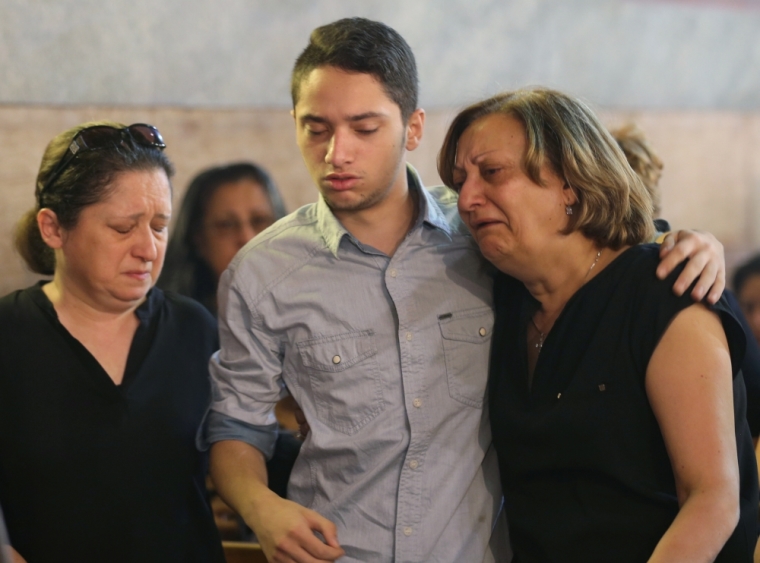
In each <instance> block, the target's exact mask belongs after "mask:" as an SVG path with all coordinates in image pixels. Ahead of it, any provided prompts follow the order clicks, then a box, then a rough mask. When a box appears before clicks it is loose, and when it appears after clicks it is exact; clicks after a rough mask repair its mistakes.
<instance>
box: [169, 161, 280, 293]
mask: <svg viewBox="0 0 760 563" xmlns="http://www.w3.org/2000/svg"><path fill="white" fill-rule="evenodd" d="M285 214H286V211H285V205H284V204H283V202H282V197H281V196H280V192H279V191H278V190H277V187H276V186H275V184H274V182H273V181H272V178H271V177H270V176H269V174H268V173H267V172H266V171H265V170H264V169H263V168H261V167H260V166H258V165H256V164H253V163H250V162H238V163H233V164H228V165H224V166H216V167H213V168H209V169H207V170H204V171H203V172H201V173H200V174H198V175H197V176H196V177H195V178H193V180H192V181H191V182H190V185H189V186H188V188H187V191H186V192H185V195H184V198H183V200H182V206H181V208H180V212H179V216H178V218H177V222H176V226H175V228H174V232H173V234H172V237H171V241H170V243H169V250H168V255H167V264H166V271H165V274H164V277H162V279H161V285H162V286H163V287H167V288H170V289H174V290H176V291H179V292H180V293H183V294H186V295H189V296H191V297H194V298H196V299H199V300H201V301H204V302H205V301H206V298H207V297H208V295H206V294H215V292H216V284H217V282H218V280H219V276H221V274H222V272H223V271H224V270H225V269H226V268H227V266H228V265H229V263H230V262H231V261H232V258H233V257H234V256H235V254H236V253H237V251H238V250H240V249H241V248H242V247H243V246H244V245H245V243H247V242H248V241H249V240H251V239H252V238H253V237H254V236H256V235H257V234H258V233H260V232H261V231H263V230H264V229H266V228H267V227H269V226H270V225H271V224H272V223H274V222H275V221H276V220H277V219H280V218H282V217H284V216H285ZM201 288H203V290H201ZM207 304H208V303H207Z"/></svg>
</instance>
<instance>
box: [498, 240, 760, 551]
mask: <svg viewBox="0 0 760 563" xmlns="http://www.w3.org/2000/svg"><path fill="white" fill-rule="evenodd" d="M658 252H659V246H657V245H640V246H635V247H632V248H630V249H628V250H627V251H625V252H624V253H622V254H621V255H620V256H618V257H617V258H616V259H615V260H614V261H613V262H612V263H611V264H610V265H609V266H607V268H605V269H604V270H603V271H601V272H600V273H599V274H598V275H597V276H596V277H594V278H592V279H591V280H590V281H589V282H588V283H587V284H586V285H584V286H583V287H582V288H581V289H579V290H578V292H577V293H576V294H575V295H573V297H572V298H571V299H570V300H569V301H568V303H567V305H566V306H565V308H564V310H563V311H562V314H561V315H560V316H559V318H558V319H557V321H556V322H555V324H554V327H553V328H552V331H551V332H550V333H549V335H548V336H547V338H546V341H545V342H544V345H543V348H542V351H541V355H540V357H539V359H538V362H537V365H536V369H535V372H534V377H533V383H532V386H531V389H530V390H529V388H528V368H527V355H526V349H527V342H526V326H527V324H528V322H529V318H530V317H529V315H530V314H531V313H532V312H533V311H534V310H535V307H536V306H537V303H536V301H535V300H534V299H533V298H532V296H531V295H530V294H529V293H528V291H527V290H526V289H525V286H523V284H522V283H520V282H518V281H517V280H514V279H512V278H510V277H508V276H505V275H503V274H500V275H499V276H497V279H496V286H495V298H494V301H495V307H496V324H495V327H494V335H493V345H492V357H491V372H490V380H489V406H490V417H491V427H492V432H493V442H494V445H495V447H496V450H497V452H498V457H499V464H500V470H501V481H502V486H503V489H504V496H505V506H506V510H507V518H508V521H509V524H510V538H511V541H512V547H513V550H514V552H515V561H516V562H519V563H533V562H550V561H552V562H556V561H562V562H576V561H577V562H579V563H581V562H582V563H594V562H600V563H602V562H604V563H607V562H610V561H615V562H616V563H626V562H631V563H634V562H645V561H647V560H648V558H649V557H650V555H651V554H652V552H653V551H654V548H655V546H656V545H657V542H658V541H659V540H660V538H661V537H662V536H663V534H664V533H665V531H666V530H667V528H668V527H669V526H670V524H671V522H672V521H673V519H674V518H675V516H676V514H677V512H678V500H677V496H676V488H675V479H674V476H673V471H672V469H671V465H670V460H669V458H668V454H667V451H666V448H665V443H664V441H663V438H662V435H661V433H660V429H659V426H658V424H657V420H656V419H655V416H654V413H653V412H652V409H651V407H650V405H649V401H648V399H647V395H646V390H645V387H644V379H645V375H646V369H647V366H648V363H649V359H650V357H651V356H652V353H653V351H654V349H655V347H656V346H657V344H658V342H659V340H660V338H661V337H662V335H663V334H664V332H665V330H666V329H667V327H668V326H669V324H670V322H671V320H672V319H673V318H674V317H675V315H676V314H677V313H678V312H679V311H681V310H683V309H684V308H686V307H688V306H689V305H691V304H692V303H693V301H692V299H691V297H690V296H689V295H688V294H687V295H686V296H683V297H676V296H675V295H674V294H673V292H672V289H671V288H672V286H673V283H674V281H675V278H676V276H677V275H678V273H680V270H681V268H679V269H678V270H677V271H676V272H674V273H673V274H672V275H671V276H669V277H668V278H667V279H665V280H662V281H660V280H658V279H657V278H656V277H655V274H654V272H655V268H656V267H657V264H658V263H659V256H658ZM713 309H714V310H715V311H716V312H717V313H718V314H719V316H720V318H721V320H722V323H723V327H724V330H725V331H726V336H727V338H728V342H729V348H730V352H731V361H732V365H733V370H734V403H735V404H734V409H735V425H736V439H737V446H738V454H739V460H738V461H739V468H740V477H741V518H740V522H739V525H738V526H737V528H736V530H735V532H734V534H733V536H732V537H731V538H730V540H729V541H728V543H727V544H726V546H725V547H724V549H723V551H722V552H721V554H720V556H719V557H718V558H717V560H716V561H719V562H728V561H730V562H732V563H733V562H740V561H747V562H751V561H752V553H753V550H754V545H755V541H756V539H757V512H758V480H757V470H756V467H755V460H754V451H753V448H752V441H751V437H750V432H749V427H748V426H747V421H746V418H745V413H746V396H745V390H744V382H743V380H742V378H741V377H740V376H737V374H740V373H741V372H740V371H739V368H740V366H741V363H742V359H743V356H744V346H745V337H744V333H743V331H742V329H741V327H740V325H739V323H738V322H737V321H736V319H735V318H734V316H733V315H732V313H731V312H730V310H729V308H728V306H727V305H726V303H725V301H724V300H721V301H720V302H719V303H718V304H717V305H716V306H714V307H713Z"/></svg>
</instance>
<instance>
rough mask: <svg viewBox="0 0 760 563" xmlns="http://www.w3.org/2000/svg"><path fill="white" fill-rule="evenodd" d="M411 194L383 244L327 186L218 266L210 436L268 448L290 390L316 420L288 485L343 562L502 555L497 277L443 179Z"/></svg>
mask: <svg viewBox="0 0 760 563" xmlns="http://www.w3.org/2000/svg"><path fill="white" fill-rule="evenodd" d="M408 178H409V184H410V189H411V190H414V191H415V192H416V194H417V196H418V201H419V214H418V218H417V221H416V223H415V225H414V227H413V228H412V229H411V231H410V232H409V234H408V236H407V237H406V238H405V239H404V241H403V242H402V243H401V245H400V246H399V248H398V249H397V250H396V252H395V254H394V255H393V256H391V257H388V256H386V255H385V254H383V253H382V252H380V251H378V250H376V249H374V248H372V247H369V246H367V245H363V244H362V243H361V242H359V241H358V240H357V239H356V238H354V237H353V236H352V235H351V234H350V233H349V232H348V231H346V229H345V228H343V226H342V225H341V224H340V222H339V221H338V220H337V219H336V218H335V216H334V215H333V214H332V212H331V211H330V209H329V208H328V207H327V205H326V204H325V202H324V200H322V199H321V198H320V200H319V202H318V203H316V204H312V205H307V206H305V207H302V208H301V209H299V210H298V211H296V212H295V213H293V214H291V215H289V216H288V217H286V218H285V219H282V220H281V221H279V222H278V223H276V224H275V225H274V226H273V227H271V228H270V229H268V230H267V231H265V232H264V233H262V234H260V235H259V236H257V237H256V238H255V239H254V240H252V241H251V242H250V243H249V244H248V245H247V246H246V247H245V248H244V249H243V250H241V251H240V253H239V254H238V255H237V257H236V258H235V260H234V261H233V262H232V264H231V265H230V267H229V269H228V270H227V271H226V272H225V274H224V275H223V276H222V281H221V287H220V292H219V313H220V319H219V325H220V337H221V347H222V348H221V350H220V351H219V352H218V353H217V354H216V355H215V356H214V357H213V358H212V361H211V373H212V380H213V383H214V390H213V401H212V405H211V412H210V413H209V419H208V423H207V426H206V436H205V441H206V442H207V443H209V442H215V441H218V440H222V439H231V438H232V439H240V440H244V441H246V442H248V443H251V444H253V445H254V446H256V447H257V448H259V449H261V450H262V451H263V452H264V453H265V454H269V455H271V449H272V446H273V443H274V439H275V436H276V430H275V425H274V422H275V417H274V405H275V403H276V402H277V401H278V400H279V399H281V398H282V397H284V396H285V395H286V394H287V393H288V392H289V393H290V394H291V395H293V397H294V398H295V400H296V401H297V402H298V404H299V405H300V406H301V408H302V409H303V411H304V413H305V415H306V418H307V420H308V421H309V424H310V426H311V432H310V433H309V434H308V436H307V438H306V441H305V442H304V444H303V447H302V448H301V453H300V455H299V457H298V460H297V461H296V464H295V467H294V468H293V472H292V474H291V478H290V484H289V485H288V496H289V497H290V498H291V499H292V500H294V501H296V502H298V503H300V504H302V505H304V506H306V507H309V508H311V509H313V510H316V511H317V512H319V513H320V514H322V515H323V516H325V517H326V518H328V519H329V520H331V521H332V522H334V523H335V524H336V526H337V529H338V541H339V542H340V544H341V546H342V547H343V548H344V549H345V551H346V557H345V558H344V559H341V561H346V562H349V561H350V562H353V561H356V562H363V563H366V562H374V561H378V562H381V561H382V562H390V561H396V562H430V561H440V562H452V563H453V562H457V563H461V562H466V563H471V562H480V561H508V560H509V559H508V558H509V555H508V548H507V547H506V546H507V544H508V538H507V532H506V526H505V523H504V521H503V517H500V516H499V514H500V506H501V487H500V485H499V473H498V468H497V461H496V456H495V453H494V451H493V447H492V446H491V432H490V428H489V424H488V413H487V412H486V411H487V409H486V408H484V400H483V399H484V394H485V389H486V380H487V373H488V355H489V346H490V343H491V329H492V326H493V310H492V300H491V286H492V277H491V275H490V270H489V268H488V266H487V265H486V263H485V262H484V260H483V259H482V258H481V256H480V254H479V252H478V251H477V247H476V245H475V243H474V241H473V239H472V237H471V236H470V235H469V233H468V232H467V230H466V228H465V227H464V225H463V224H462V222H461V220H460V219H459V216H458V214H457V209H456V194H455V193H454V192H452V191H451V190H449V189H448V188H445V187H438V188H434V189H432V190H430V191H427V190H425V189H423V188H422V186H421V182H420V181H419V179H418V177H417V175H416V172H414V170H412V169H411V168H410V169H409V171H408Z"/></svg>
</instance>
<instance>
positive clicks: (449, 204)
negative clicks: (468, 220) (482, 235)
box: [423, 185, 470, 236]
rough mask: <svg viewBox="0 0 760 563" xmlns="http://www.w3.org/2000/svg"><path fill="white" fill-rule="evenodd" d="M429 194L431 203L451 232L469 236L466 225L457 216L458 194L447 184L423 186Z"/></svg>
mask: <svg viewBox="0 0 760 563" xmlns="http://www.w3.org/2000/svg"><path fill="white" fill-rule="evenodd" d="M423 189H424V190H426V191H427V192H428V194H429V195H430V199H431V200H432V204H433V205H434V206H435V207H437V208H438V212H439V213H440V217H441V218H442V219H443V220H444V221H445V222H446V224H447V225H448V227H449V229H451V232H452V234H458V235H464V236H470V234H469V231H468V230H467V226H466V225H465V224H464V222H463V221H462V218H461V217H460V216H459V210H458V209H457V201H458V200H459V194H457V192H455V191H454V190H452V189H451V188H449V187H448V186H444V185H438V186H432V187H425V188H423Z"/></svg>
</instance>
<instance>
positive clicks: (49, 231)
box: [37, 207, 63, 249]
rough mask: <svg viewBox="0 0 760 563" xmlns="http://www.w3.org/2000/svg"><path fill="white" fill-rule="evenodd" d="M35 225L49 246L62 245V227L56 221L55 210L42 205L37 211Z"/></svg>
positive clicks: (56, 246) (57, 246) (54, 247)
mask: <svg viewBox="0 0 760 563" xmlns="http://www.w3.org/2000/svg"><path fill="white" fill-rule="evenodd" d="M37 226H38V227H39V229H40V235H42V240H43V241H45V244H47V245H48V246H49V247H50V248H53V249H56V248H61V247H62V246H63V229H62V228H61V225H60V223H59V222H58V216H57V215H56V214H55V211H52V210H51V209H48V208H47V207H43V208H42V209H40V210H39V211H38V212H37Z"/></svg>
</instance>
